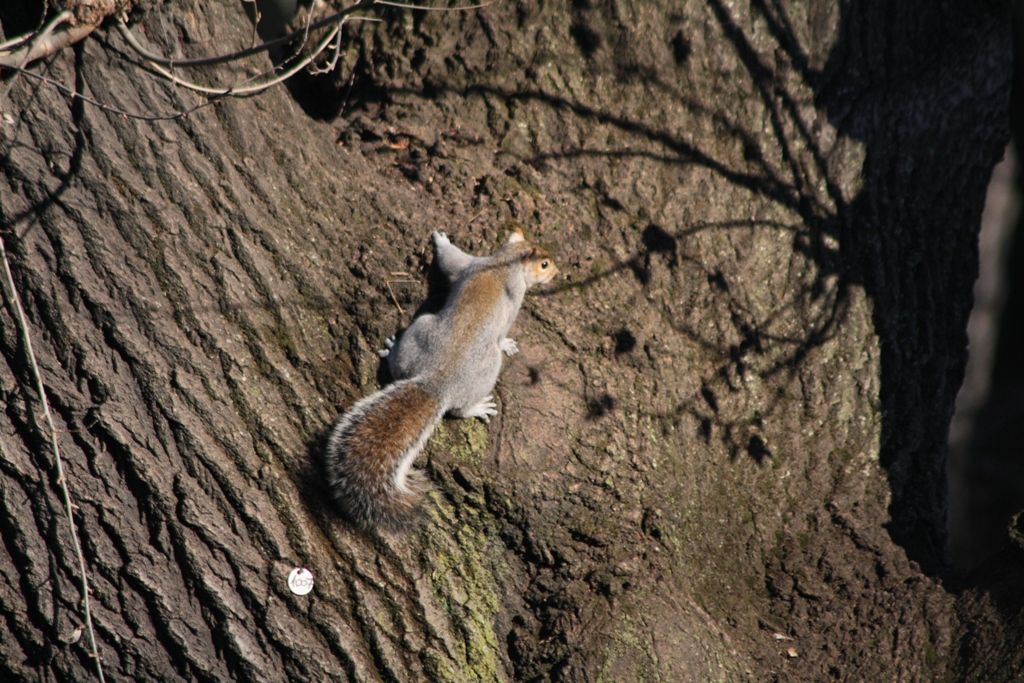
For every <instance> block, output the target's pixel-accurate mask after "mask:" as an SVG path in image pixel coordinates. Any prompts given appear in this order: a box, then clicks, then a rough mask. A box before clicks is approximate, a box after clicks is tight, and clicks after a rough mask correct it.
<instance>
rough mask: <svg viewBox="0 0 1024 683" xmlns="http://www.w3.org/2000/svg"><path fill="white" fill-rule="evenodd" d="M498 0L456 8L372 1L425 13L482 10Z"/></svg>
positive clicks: (384, 0)
mask: <svg viewBox="0 0 1024 683" xmlns="http://www.w3.org/2000/svg"><path fill="white" fill-rule="evenodd" d="M497 1H498V0H491V1H490V2H482V3H480V4H479V5H459V6H458V7H428V6H426V5H415V4H412V3H405V2H392V1H391V0H374V3H373V4H375V5H384V6H385V7H400V8H402V9H416V10H423V11H425V12H459V11H462V10H471V9H483V8H484V7H490V6H491V5H493V4H494V3H495V2H497Z"/></svg>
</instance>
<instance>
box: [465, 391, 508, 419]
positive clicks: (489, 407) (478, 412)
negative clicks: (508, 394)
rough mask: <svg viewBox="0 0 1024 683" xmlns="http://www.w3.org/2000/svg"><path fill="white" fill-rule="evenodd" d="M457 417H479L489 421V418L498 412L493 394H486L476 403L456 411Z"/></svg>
mask: <svg viewBox="0 0 1024 683" xmlns="http://www.w3.org/2000/svg"><path fill="white" fill-rule="evenodd" d="M456 414H457V415H458V416H459V417H466V418H469V417H479V418H480V419H481V420H483V421H484V422H490V421H491V418H492V417H493V416H495V415H497V414H498V404H497V403H495V402H494V396H493V395H491V396H486V397H485V398H482V399H480V401H479V402H477V404H476V405H474V406H472V407H470V408H466V409H465V410H459V411H457V412H456Z"/></svg>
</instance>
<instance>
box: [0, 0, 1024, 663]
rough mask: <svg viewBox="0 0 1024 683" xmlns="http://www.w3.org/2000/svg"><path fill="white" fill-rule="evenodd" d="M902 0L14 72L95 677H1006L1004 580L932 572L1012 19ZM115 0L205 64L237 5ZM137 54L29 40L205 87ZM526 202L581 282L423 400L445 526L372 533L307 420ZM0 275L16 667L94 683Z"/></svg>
mask: <svg viewBox="0 0 1024 683" xmlns="http://www.w3.org/2000/svg"><path fill="white" fill-rule="evenodd" d="M876 4H877V5H878V7H875V6H874V5H871V6H869V4H868V3H856V2H854V3H838V2H826V1H824V0H807V1H806V2H787V3H781V2H777V1H776V0H751V2H750V3H749V4H746V3H739V4H737V3H724V2H721V1H720V0H712V1H711V2H708V3H703V2H685V3H679V2H669V1H667V0H666V1H665V2H658V3H655V2H643V3H641V2H636V3H627V2H612V1H608V2H599V1H597V0H595V1H593V2H586V1H583V2H574V3H545V2H526V1H523V2H503V3H497V4H494V5H491V6H489V7H487V8H486V9H483V10H480V11H474V12H458V13H424V12H402V11H397V10H396V11H390V10H389V11H384V12H382V13H381V16H382V17H383V18H384V19H385V20H386V21H385V23H384V24H381V25H369V24H363V25H362V26H361V27H357V28H354V30H353V33H352V41H351V42H350V43H349V46H348V48H347V52H346V54H345V62H346V64H347V65H355V69H356V75H355V79H354V80H352V81H351V82H350V81H349V75H350V73H351V72H350V71H345V73H343V74H341V75H338V76H333V77H329V78H333V79H336V80H327V78H328V77H324V78H325V80H324V82H323V83H320V82H310V81H307V82H305V83H296V84H294V85H293V86H292V87H291V88H290V89H283V88H280V89H275V90H272V91H270V92H267V93H265V94H263V95H261V96H259V97H256V98H252V99H244V100H226V101H223V102H221V103H219V104H217V105H215V106H212V107H208V108H205V109H202V110H200V111H198V112H196V113H194V114H192V115H190V116H189V117H187V118H185V119H184V120H179V121H171V122H159V123H148V122H140V121H135V120H126V119H124V118H123V117H120V116H117V115H114V114H108V113H104V112H103V111H101V110H99V109H96V108H94V107H92V106H90V105H84V104H83V103H82V102H81V101H73V102H72V101H69V100H68V99H67V98H66V97H65V96H64V95H62V94H61V93H60V92H58V91H57V90H55V89H53V88H51V87H48V86H46V85H42V84H40V83H39V82H37V81H35V80H31V79H29V78H27V77H20V78H19V79H18V80H17V82H16V83H15V84H14V85H13V88H12V89H11V91H10V95H9V100H8V103H6V104H5V108H6V111H5V113H6V112H7V111H9V112H10V113H12V114H13V116H12V117H8V118H5V119H4V120H3V122H2V123H0V125H2V126H3V127H2V129H0V130H2V143H0V144H2V148H0V149H2V153H3V165H2V171H0V172H2V185H0V221H2V225H3V237H4V240H5V242H6V244H7V247H8V250H9V251H10V252H11V259H12V265H13V268H14V271H15V279H16V282H17V286H18V289H19V291H20V293H21V295H22V297H23V299H24V302H25V306H26V309H27V311H28V315H29V318H30V321H31V326H32V333H33V335H34V339H35V347H36V353H37V354H38V356H39V360H40V365H41V369H42V372H43V375H44V378H45V381H46V384H47V391H48V396H49V399H50V401H51V404H52V406H53V409H54V412H55V417H56V418H57V420H58V426H59V434H60V444H61V447H62V449H63V453H64V456H65V458H66V460H67V464H66V468H67V481H68V483H69V484H70V486H71V487H72V492H73V495H74V497H75V501H76V503H77V505H78V510H77V512H76V515H77V516H76V523H77V525H78V528H79V532H80V534H81V536H82V539H83V544H84V549H85V552H86V556H87V559H88V566H89V577H90V580H91V583H92V595H93V605H94V612H95V620H96V623H97V635H98V638H99V641H100V650H101V653H102V657H103V662H104V664H105V666H106V668H107V671H108V673H109V674H110V676H111V677H112V678H115V679H117V680H125V679H139V680H154V679H176V678H183V679H197V680H267V681H277V680H286V679H290V680H361V681H362V680H365V681H371V680H396V681H413V680H423V679H429V680H450V681H472V680H479V681H492V680H511V679H523V680H528V679H538V678H539V679H545V678H556V679H562V680H574V681H575V680H608V681H626V680H671V681H689V680H694V681H696V680H756V681H763V680H772V679H777V680H786V681H790V680H797V681H818V680H825V679H828V678H830V677H832V678H836V679H840V680H908V681H909V680H941V679H943V678H944V677H948V678H951V679H957V678H960V677H962V676H966V677H968V678H972V679H974V680H999V679H1004V680H1012V679H1013V678H1014V677H1015V676H1020V675H1022V674H1024V669H1022V661H1021V660H1022V654H1021V652H1022V647H1021V640H1022V639H1021V632H1022V627H1021V623H1020V622H1021V617H1020V601H1019V598H1016V597H1015V596H1014V594H1013V591H1011V590H1008V589H1007V590H1001V591H991V592H990V591H989V587H990V586H992V585H996V584H998V581H994V583H987V584H986V583H968V584H966V585H964V586H958V587H956V590H954V589H953V588H951V587H950V586H947V585H944V583H943V582H942V581H941V576H942V572H943V566H944V557H943V552H944V551H943V544H944V534H943V529H944V525H945V515H944V510H945V481H944V459H945V442H946V431H947V428H948V424H949V419H950V414H951V411H952V406H953V400H954V397H955V395H956V392H957V389H958V387H959V385H960V382H961V379H962V374H963V365H964V361H965V357H966V348H965V339H966V337H965V328H966V318H967V314H968V311H969V308H970V304H971V285H972V282H973V281H974V278H975V276H976V270H977V265H976V258H977V257H976V238H977V230H978V222H979V214H980V211H981V205H982V201H983V197H984V188H985V184H986V182H987V180H988V177H989V174H990V172H991V168H992V166H993V165H994V163H995V161H996V160H997V158H998V156H999V154H1000V151H1001V150H1002V149H1003V147H1004V145H1005V143H1006V140H1007V135H1008V133H1007V116H1008V107H1009V83H1010V69H1011V55H1010V33H1009V24H1008V20H1007V16H1005V15H1006V14H1008V10H1006V8H1001V7H1000V5H999V3H983V2H979V3H967V4H970V5H971V7H970V8H968V9H961V8H954V6H955V5H957V3H953V4H948V5H944V6H936V5H935V4H934V3H930V2H923V1H922V2H903V3H888V4H884V3H876ZM0 19H2V12H0ZM133 30H134V31H135V33H136V35H138V36H140V38H141V39H142V40H143V42H144V43H145V44H147V45H150V46H153V47H154V48H155V49H159V50H161V51H163V52H165V53H167V54H175V55H177V54H183V55H188V56H195V55H203V54H212V53H218V52H223V51H224V50H225V49H228V48H229V47H234V46H238V47H241V46H244V45H246V44H247V42H248V41H249V40H250V39H251V30H252V29H251V24H250V23H248V22H247V20H246V19H245V14H244V9H243V8H242V7H241V3H239V6H238V7H235V6H233V5H225V4H224V3H199V2H184V3H173V4H165V5H163V6H161V7H159V8H157V7H153V8H151V9H150V11H148V12H145V13H142V14H140V16H139V17H138V19H137V22H136V23H135V25H134V26H133ZM122 50H124V44H123V42H122V40H121V38H120V36H118V35H117V33H116V32H115V31H112V30H108V31H100V32H98V33H97V34H96V36H94V37H93V38H91V39H90V40H88V41H87V42H86V43H85V44H83V45H82V46H81V47H80V48H76V49H74V50H67V51H65V52H64V53H62V54H61V55H59V56H57V57H56V58H55V59H53V60H52V63H50V64H45V65H37V66H36V67H35V70H36V71H38V72H39V73H43V74H46V75H48V76H49V77H51V78H54V79H57V80H59V81H61V82H63V83H65V84H68V85H75V86H76V87H78V88H79V89H81V90H84V91H86V92H87V93H88V94H89V95H90V96H92V97H94V98H96V99H98V100H101V101H104V102H109V103H117V104H119V105H120V106H122V107H124V108H128V109H132V110H142V111H171V110H174V109H180V108H184V107H187V106H189V105H190V104H191V103H192V102H193V100H192V99H191V96H190V95H187V94H184V93H182V92H180V91H175V90H173V89H172V88H171V86H169V85H168V84H167V83H165V82H162V81H158V80H156V79H154V78H151V77H150V76H148V75H145V74H144V73H142V72H141V71H140V70H139V69H138V68H137V67H135V66H132V65H131V64H130V63H128V62H126V61H125V60H124V59H122V58H121V57H119V56H118V54H119V51H122ZM249 75H250V72H249V71H248V70H246V68H244V67H241V66H239V67H221V68H220V69H219V70H218V71H216V72H213V73H211V72H209V71H207V72H200V73H199V74H198V75H197V78H211V79H212V78H216V79H219V80H224V81H230V80H236V79H240V78H245V77H248V76H249ZM324 83H327V85H326V86H324ZM350 83H351V85H350ZM339 114H340V115H339ZM511 222H517V223H519V224H522V225H523V226H525V228H526V230H527V232H528V233H529V234H530V235H531V236H532V237H534V238H536V239H537V240H539V241H540V242H542V243H544V244H546V245H547V246H549V247H550V248H551V249H552V251H553V252H554V253H555V254H556V258H557V260H558V262H559V264H560V267H561V269H562V271H563V272H564V273H565V274H566V278H565V279H564V280H562V281H561V282H559V283H558V285H557V286H556V287H555V288H554V290H553V291H551V292H548V293H543V294H540V295H538V296H534V297H530V298H529V299H528V301H527V304H526V306H525V309H524V312H523V313H522V315H521V316H520V320H519V322H518V323H517V327H516V330H515V335H516V336H517V338H518V340H519V344H520V347H521V348H522V350H523V353H522V354H521V355H519V356H517V357H515V358H514V359H512V360H511V361H510V362H509V363H508V364H507V367H506V369H505V371H504V373H503V376H502V379H501V381H500V382H499V386H498V397H499V402H500V406H501V413H500V416H499V418H498V419H497V420H496V421H493V422H492V423H491V424H490V425H489V426H484V425H482V424H479V423H475V422H469V421H458V422H446V423H445V424H443V425H442V427H441V429H439V431H438V434H437V435H436V436H435V437H434V438H433V439H432V440H431V442H430V445H429V447H428V449H427V453H426V455H425V456H424V457H423V458H421V465H422V466H423V467H425V468H426V470H427V472H428V474H429V476H430V479H431V480H432V481H433V482H434V484H435V486H436V490H435V492H434V493H432V494H431V495H430V496H429V497H428V498H427V499H426V500H425V501H424V505H423V508H424V515H423V520H422V523H421V524H419V525H418V526H416V527H414V528H411V529H410V530H409V531H408V532H406V533H399V534H381V535H371V536H369V537H367V536H362V535H359V534H357V533H354V532H353V531H352V530H351V529H350V527H348V526H347V525H346V524H345V523H344V522H343V521H341V520H340V519H339V518H338V517H337V514H336V512H335V511H334V510H333V508H332V507H331V506H330V504H329V503H328V501H327V497H326V492H325V491H324V489H323V487H322V484H321V476H320V473H319V469H318V463H317V454H318V451H319V444H320V443H321V441H322V437H323V434H324V432H325V430H327V429H328V428H329V427H330V425H331V423H332V421H333V420H334V419H335V417H336V415H337V414H338V413H339V412H340V411H341V410H343V409H344V408H346V407H347V406H349V405H350V404H351V403H352V402H353V401H354V400H356V399H357V398H358V397H360V396H362V395H364V394H365V393H367V392H368V391H371V390H372V389H373V388H374V387H375V386H376V385H377V382H378V379H379V378H378V374H379V372H380V368H379V362H378V361H379V359H378V358H377V356H376V355H375V354H374V352H373V350H374V349H375V348H377V347H378V346H379V345H380V343H381V341H382V340H383V339H384V338H385V337H387V336H388V335H390V334H392V333H393V332H394V331H395V329H396V328H399V327H400V326H402V325H404V324H407V323H408V322H409V320H410V317H411V312H412V311H414V310H415V308H416V306H417V305H418V304H419V303H420V302H421V301H422V300H423V298H424V296H425V295H426V293H427V285H426V283H427V275H428V268H427V266H428V264H429V262H430V255H429V250H428V248H427V245H428V240H427V238H428V235H429V233H430V231H431V230H434V229H444V230H446V231H447V232H448V233H449V234H450V235H451V236H452V238H453V240H454V241H455V242H456V243H457V244H459V245H460V246H463V247H465V248H468V249H470V250H472V251H476V252H483V251H487V250H489V249H491V248H492V246H493V245H494V244H495V243H496V241H497V240H498V239H499V238H500V237H501V236H502V235H503V234H504V231H505V229H506V228H507V226H508V225H509V223H511ZM389 289H390V291H389ZM391 292H394V296H395V299H394V300H393V299H392V295H391ZM4 301H5V304H4V307H3V309H0V318H2V326H0V351H2V357H3V359H4V364H3V365H2V366H0V398H2V405H3V408H4V410H3V414H2V416H0V448H2V456H3V457H2V459H0V482H2V483H0V523H2V528H3V543H2V545H0V573H2V577H3V578H2V581H0V612H2V615H3V619H4V628H3V631H4V633H5V635H4V637H3V638H2V639H0V649H2V655H0V661H2V666H3V675H4V677H5V678H7V677H15V678H36V677H40V678H42V677H45V676H48V675H49V676H52V677H55V678H56V679H58V680H85V679H87V678H89V677H90V676H91V675H92V669H91V663H90V661H89V660H88V658H87V656H86V654H85V653H86V639H85V638H84V637H81V638H78V639H77V640H76V638H75V634H76V629H77V627H78V626H79V624H80V612H79V601H80V597H81V596H80V592H79V590H78V584H77V570H76V565H75V562H74V559H73V556H72V553H71V551H70V550H69V548H70V545H69V542H68V538H69V535H68V533H69V532H68V523H67V520H66V519H65V517H64V516H63V514H62V511H61V507H60V505H59V498H58V493H57V482H56V476H55V474H54V472H53V467H52V464H51V462H50V458H49V455H48V450H47V447H46V432H45V431H44V430H43V429H42V426H41V425H42V424H43V423H42V421H41V418H40V416H39V412H38V404H37V402H36V393H35V391H34V389H33V384H32V381H31V376H30V372H29V370H28V366H27V362H26V356H25V349H24V348H23V347H22V345H21V343H20V341H19V339H18V336H17V328H16V326H15V322H14V318H13V310H12V308H11V306H10V304H9V302H8V301H9V300H8V299H7V298H6V294H5V299H4ZM396 303H398V304H400V305H401V307H402V308H403V309H404V310H403V312H399V310H398V307H396ZM1013 552H1015V551H1014V550H1013V549H1012V546H1008V549H1007V550H1006V551H1005V553H1004V555H1003V558H1002V559H1003V561H1004V564H1002V565H1000V567H1001V569H999V571H1003V572H1004V574H1001V575H1000V576H1004V577H1008V576H1011V575H1012V574H1011V573H1009V572H1010V569H1007V568H1008V567H1009V568H1011V569H1012V567H1014V566H1016V565H1013V563H1014V562H1018V563H1019V558H1016V559H1015V557H1014V556H1013V554H1012V553H1013ZM294 566H306V567H309V568H310V569H311V570H312V572H313V573H314V575H315V577H316V581H317V583H316V587H315V589H314V591H313V593H312V594H310V595H309V596H306V597H296V596H293V595H291V594H290V593H289V592H288V589H287V587H286V585H285V577H286V576H287V573H288V571H289V570H290V569H291V568H292V567H294ZM999 585H1002V586H1004V588H1005V587H1006V586H1007V585H1008V584H1007V581H1006V580H1004V581H1003V583H1002V584H999ZM793 655H795V656H793Z"/></svg>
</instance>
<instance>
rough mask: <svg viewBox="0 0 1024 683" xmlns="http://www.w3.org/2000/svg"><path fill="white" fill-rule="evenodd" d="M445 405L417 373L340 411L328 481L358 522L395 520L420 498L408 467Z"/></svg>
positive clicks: (371, 523) (329, 454)
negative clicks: (416, 376)
mask: <svg viewBox="0 0 1024 683" xmlns="http://www.w3.org/2000/svg"><path fill="white" fill-rule="evenodd" d="M444 410H445V408H444V406H443V405H441V401H440V400H439V399H438V397H437V396H436V395H435V394H434V393H432V392H431V391H429V390H428V388H427V386H426V385H425V383H424V382H422V381H421V380H420V379H418V378H413V379H406V380H401V381H398V382H395V383H393V384H390V385H388V386H386V387H384V388H383V389H381V390H380V391H378V392H377V393H375V394H371V395H370V396H367V397H366V398H364V399H363V400H361V401H359V402H358V403H356V404H355V405H354V406H352V408H351V409H350V410H349V411H348V412H347V413H345V414H344V415H342V416H341V419H339V420H338V423H337V424H336V425H335V426H334V429H333V430H332V431H331V436H330V438H329V439H328V441H327V452H326V456H325V468H326V471H327V483H328V485H329V486H330V489H331V493H332V494H333V496H334V498H335V500H337V501H338V504H339V505H340V506H341V508H342V510H343V512H344V513H345V514H346V515H347V516H348V517H349V518H350V519H351V520H352V521H353V522H354V523H356V524H357V525H359V526H360V527H363V528H371V527H376V526H380V525H386V526H393V525H396V524H398V523H399V522H401V521H402V520H403V519H405V518H407V517H408V516H409V514H410V513H411V512H412V511H413V510H414V509H415V507H416V502H417V499H418V497H419V496H418V495H417V493H418V492H417V491H416V487H415V486H414V485H413V483H414V482H413V481H412V477H413V475H414V474H415V473H413V472H410V471H409V470H410V467H412V463H413V460H415V459H416V456H417V455H418V454H419V452H420V451H421V450H422V449H423V445H424V444H425V443H426V442H427V439H428V438H429V437H430V434H431V433H432V432H433V431H434V427H435V426H436V425H437V423H438V421H440V419H441V417H442V416H443V415H444Z"/></svg>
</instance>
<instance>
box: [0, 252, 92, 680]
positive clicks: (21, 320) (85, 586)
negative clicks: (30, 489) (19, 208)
mask: <svg viewBox="0 0 1024 683" xmlns="http://www.w3.org/2000/svg"><path fill="white" fill-rule="evenodd" d="M0 261H3V267H4V276H5V279H6V280H7V287H8V289H9V290H10V295H11V305H12V307H13V308H14V314H15V318H16V320H17V323H18V328H19V330H20V332H21V339H22V343H23V344H24V345H25V353H26V355H27V356H28V364H29V367H30V368H31V369H32V375H33V377H34V379H35V383H36V391H37V392H39V402H40V403H41V404H42V407H43V417H44V419H45V420H46V425H47V428H48V429H49V430H50V444H51V445H52V447H53V462H54V466H55V469H56V472H57V485H58V486H60V490H61V494H62V496H63V498H64V507H65V509H66V511H67V515H68V524H69V525H70V526H71V543H72V545H73V546H74V550H75V555H77V556H78V571H79V573H80V574H81V576H82V611H83V612H84V613H85V628H86V631H87V632H88V633H89V650H90V655H91V656H92V658H93V660H94V661H95V662H96V675H97V677H98V678H99V679H100V683H104V682H105V680H106V679H105V678H104V677H103V664H102V662H100V653H99V650H98V649H97V647H96V633H95V631H94V630H93V627H92V609H91V608H90V605H89V575H88V573H87V572H86V568H85V555H83V554H82V544H81V543H80V542H79V540H78V531H77V530H76V528H75V516H74V511H75V509H76V508H77V506H76V505H75V504H74V503H73V502H72V501H71V491H70V490H69V488H68V482H67V479H66V478H65V476H64V464H63V461H62V460H61V457H60V448H59V447H58V445H57V428H56V427H55V426H54V424H53V416H52V415H51V414H50V403H49V401H48V400H47V399H46V387H45V386H44V385H43V377H42V375H41V374H40V372H39V364H38V363H36V354H35V352H34V351H33V350H32V337H31V336H30V335H29V331H28V321H27V320H26V318H25V310H24V309H23V308H22V307H21V299H20V297H18V289H17V287H16V286H15V284H14V276H13V275H12V274H11V264H10V263H9V262H8V261H7V250H6V248H5V247H4V240H3V237H2V236H0Z"/></svg>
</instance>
